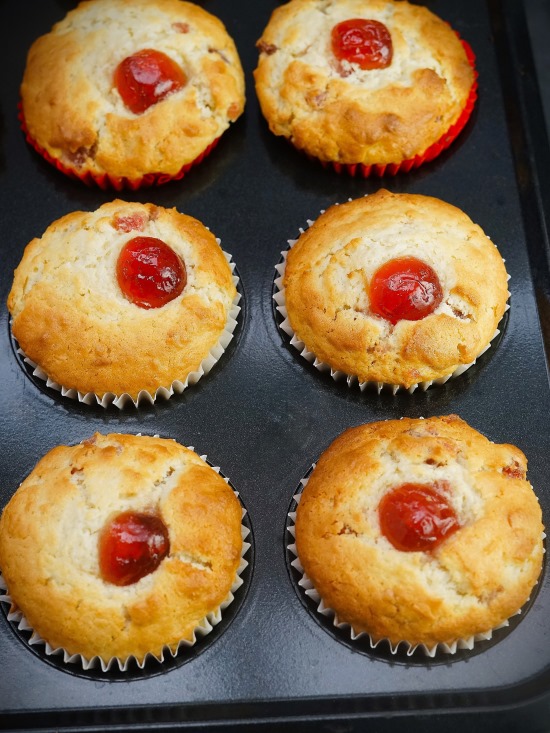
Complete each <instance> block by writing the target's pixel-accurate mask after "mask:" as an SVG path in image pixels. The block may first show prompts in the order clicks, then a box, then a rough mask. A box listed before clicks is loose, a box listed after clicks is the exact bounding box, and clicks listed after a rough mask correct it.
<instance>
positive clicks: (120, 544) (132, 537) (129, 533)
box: [99, 511, 170, 585]
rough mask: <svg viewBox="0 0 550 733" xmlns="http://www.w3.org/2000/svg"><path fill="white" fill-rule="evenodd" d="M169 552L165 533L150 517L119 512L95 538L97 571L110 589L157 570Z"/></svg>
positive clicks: (157, 519) (155, 517) (134, 580)
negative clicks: (97, 546) (97, 547)
mask: <svg viewBox="0 0 550 733" xmlns="http://www.w3.org/2000/svg"><path fill="white" fill-rule="evenodd" d="M169 551H170V542H169V539H168V530H167V528H166V526H165V524H164V522H163V521H162V520H161V519H160V518H159V517H157V516H156V515H154V514H140V513H137V512H131V511H128V512H123V513H121V514H118V515H117V516H116V517H115V518H114V519H112V520H111V521H110V522H109V523H108V524H106V525H105V527H104V528H103V530H102V531H101V534H100V537H99V571H100V574H101V577H102V579H103V580H105V581H106V582H107V583H113V584H114V585H131V584H132V583H137V581H138V580H140V579H141V578H143V577H145V576H146V575H149V573H152V572H153V571H154V570H156V569H157V568H158V566H159V565H160V563H161V562H162V560H163V559H164V558H165V557H166V555H167V554H168V552H169Z"/></svg>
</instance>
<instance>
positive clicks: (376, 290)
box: [369, 257, 443, 325]
mask: <svg viewBox="0 0 550 733" xmlns="http://www.w3.org/2000/svg"><path fill="white" fill-rule="evenodd" d="M369 299H370V309H371V311H372V312H373V313H375V314H376V315H377V316H381V317H382V318H385V319H386V320H387V321H390V323H393V324H394V325H395V324H396V323H397V322H398V321H401V320H405V321H419V320H421V319H422V318H425V317H426V316H429V315H430V313H433V312H434V310H435V309H436V308H437V307H438V305H439V304H440V303H441V301H442V299H443V289H442V287H441V283H440V282H439V278H438V277H437V274H436V273H435V271H434V270H433V269H432V268H431V267H430V266H429V265H427V264H426V263H425V262H422V260H418V259H417V258H416V257H399V258H396V259H393V260H389V261H388V262H385V263H384V264H383V265H382V266H381V267H379V268H378V270H377V271H376V272H375V273H374V275H373V277H372V280H371V283H370V288H369Z"/></svg>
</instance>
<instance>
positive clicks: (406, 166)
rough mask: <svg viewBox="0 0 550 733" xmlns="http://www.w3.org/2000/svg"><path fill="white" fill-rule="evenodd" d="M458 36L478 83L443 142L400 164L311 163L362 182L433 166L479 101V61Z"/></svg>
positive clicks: (460, 130)
mask: <svg viewBox="0 0 550 733" xmlns="http://www.w3.org/2000/svg"><path fill="white" fill-rule="evenodd" d="M455 32H456V31H455ZM456 35H457V36H458V37H459V39H460V42H461V44H462V47H463V48H464V51H465V52H466V57H467V59H468V62H469V63H470V66H471V67H472V69H473V72H474V83H473V84H472V86H471V89H470V93H469V95H468V99H467V100H466V104H465V106H464V109H463V110H462V112H461V114H460V116H459V118H458V119H457V121H456V122H455V123H454V124H453V125H451V127H449V129H448V130H447V132H445V134H444V135H442V136H441V137H440V138H439V140H436V142H434V143H432V144H431V145H430V146H429V147H428V148H427V149H426V150H425V151H424V152H423V153H421V154H418V155H415V156H414V158H409V159H408V160H402V161H401V162H400V163H383V164H380V163H374V164H371V165H364V164H363V163H351V164H346V163H336V162H334V161H326V160H320V159H319V158H315V157H313V156H308V157H309V158H310V159H311V160H317V161H319V162H320V163H321V165H322V166H323V168H332V169H333V170H334V171H336V173H347V174H348V175H350V176H358V177H362V178H369V177H370V176H377V177H378V178H381V177H382V176H395V175H397V174H398V173H408V172H409V171H411V170H412V169H413V168H418V167H419V166H421V165H422V164H423V163H429V162H430V161H432V160H434V159H435V158H437V156H438V155H440V154H441V153H442V152H443V151H444V150H446V149H447V148H448V147H449V146H450V145H451V143H453V142H454V141H455V140H456V138H457V137H458V136H459V135H460V133H461V132H462V130H463V129H464V127H465V126H466V123H467V122H468V120H469V119H470V117H471V115H472V112H473V110H474V107H475V103H476V100H477V90H478V83H477V79H478V76H479V75H478V72H477V70H476V67H475V60H476V57H475V54H474V52H473V50H472V47H471V46H470V44H469V43H467V41H464V40H463V39H462V38H460V36H459V34H458V33H456Z"/></svg>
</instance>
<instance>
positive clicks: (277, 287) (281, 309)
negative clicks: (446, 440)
mask: <svg viewBox="0 0 550 733" xmlns="http://www.w3.org/2000/svg"><path fill="white" fill-rule="evenodd" d="M348 200H349V201H351V200H352V199H348ZM320 213H321V214H324V213H325V210H324V209H322V210H321V212H320ZM313 223H314V221H313V220H312V219H308V220H307V226H308V227H310V226H311V225H312V224H313ZM299 231H300V234H303V233H304V231H305V230H304V229H303V228H302V227H300V230H299ZM297 241H298V239H289V240H288V249H286V250H284V251H283V252H281V256H282V259H281V261H280V262H279V263H278V264H277V265H275V270H276V276H275V280H274V283H273V300H274V301H275V304H276V305H275V310H276V311H277V312H278V313H279V314H280V318H276V320H277V323H278V326H279V328H280V330H281V331H282V332H283V333H284V334H285V336H287V337H289V339H290V345H291V346H293V347H294V349H296V351H297V352H298V353H299V354H300V356H301V357H303V358H304V359H305V360H306V361H307V362H309V363H310V364H312V365H313V366H314V367H315V368H316V369H317V370H318V371H320V372H323V373H330V376H331V377H332V379H333V380H334V381H335V382H344V381H345V382H347V386H348V387H359V389H360V390H361V392H363V391H364V390H365V389H366V388H367V387H369V388H374V389H376V390H377V391H378V394H380V392H381V391H382V390H383V389H384V390H387V391H391V392H392V393H393V394H394V395H395V394H397V392H399V391H404V392H409V393H410V394H412V393H413V392H414V391H415V390H416V389H417V388H418V387H420V389H422V390H423V391H426V390H427V389H428V388H429V387H431V386H432V385H434V384H436V385H441V384H445V383H446V382H448V381H449V379H453V378H455V377H458V376H460V375H461V374H464V372H465V371H466V370H467V369H470V367H472V366H473V365H474V364H475V363H476V362H477V360H478V359H479V357H480V356H481V355H482V354H484V353H485V352H486V351H487V350H488V349H489V348H490V346H491V345H492V344H493V343H494V342H495V339H496V337H497V336H499V334H500V333H501V331H502V330H503V329H504V327H505V325H506V323H507V320H508V319H507V312H508V310H509V309H510V305H509V303H506V307H505V312H504V315H503V317H502V319H501V321H500V323H499V326H500V328H497V329H496V331H495V333H494V334H493V337H492V339H491V341H490V342H489V343H488V344H487V346H486V347H485V348H484V349H483V351H481V352H480V353H479V354H478V355H477V357H476V359H474V360H473V361H472V362H470V363H469V364H461V365H460V366H458V367H457V368H456V369H455V370H454V371H453V372H452V373H451V374H447V375H445V376H443V377H439V378H438V379H429V380H426V381H424V382H417V383H416V384H413V385H411V386H410V387H408V388H407V387H403V386H401V385H399V384H390V383H388V382H378V381H367V382H361V381H359V378H358V377H357V376H356V375H353V374H352V375H350V374H346V373H345V372H342V371H339V370H336V369H332V367H330V366H329V365H328V364H326V363H325V362H323V361H321V360H320V359H318V358H317V357H316V355H315V354H314V353H313V352H312V351H309V349H308V348H307V347H306V345H305V343H304V342H303V341H301V340H300V339H299V338H298V336H297V335H296V334H295V333H294V329H293V328H292V326H291V324H290V320H289V318H288V313H287V309H286V298H285V288H284V285H283V281H284V275H285V270H286V258H287V255H288V252H289V250H290V249H291V248H292V247H293V246H294V245H295V244H296V242H297ZM508 280H510V275H508ZM508 298H510V293H508Z"/></svg>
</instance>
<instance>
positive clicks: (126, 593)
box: [0, 433, 248, 669]
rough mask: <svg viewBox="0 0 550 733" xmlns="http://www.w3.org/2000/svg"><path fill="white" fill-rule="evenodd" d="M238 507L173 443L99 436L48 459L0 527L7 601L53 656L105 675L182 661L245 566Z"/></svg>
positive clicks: (207, 470)
mask: <svg viewBox="0 0 550 733" xmlns="http://www.w3.org/2000/svg"><path fill="white" fill-rule="evenodd" d="M241 516H242V511H241V505H240V503H239V501H238V499H237V497H236V496H235V494H234V492H233V491H232V490H231V488H230V487H229V486H228V485H227V483H226V482H225V481H224V479H223V478H221V477H220V475H219V473H216V471H215V470H214V469H212V468H211V467H210V466H208V465H207V464H206V463H205V462H204V461H203V460H202V459H201V458H199V456H198V455H196V454H195V453H194V452H193V451H192V450H189V449H187V448H184V447H183V446H181V445H179V444H178V443H176V442H175V441H172V440H166V439H162V438H151V437H144V436H135V435H117V434H113V435H100V434H97V433H96V434H95V435H94V436H93V437H92V438H91V439H89V440H85V441H83V442H82V443H80V444H79V445H76V446H58V447H56V448H54V449H52V450H51V451H50V452H49V453H48V454H47V455H45V456H44V457H43V458H42V459H41V460H40V461H39V463H38V464H37V466H36V467H35V468H34V470H33V471H32V472H31V474H30V475H29V476H28V478H27V479H26V480H25V481H24V482H23V483H22V484H21V486H20V487H19V489H18V490H17V491H16V493H15V494H14V496H13V497H12V498H11V500H10V501H9V503H8V505H7V506H6V508H5V509H4V511H3V514H2V517H1V519H0V568H1V570H2V574H3V576H4V580H5V583H6V585H7V588H8V593H9V596H10V598H11V600H12V602H13V604H15V606H16V608H17V609H18V610H19V611H20V612H21V613H22V614H23V615H24V617H25V619H26V620H27V622H28V624H29V625H30V626H31V627H32V628H33V630H34V631H35V632H36V633H38V634H39V636H40V637H41V638H42V640H43V641H44V642H46V643H47V644H48V645H49V646H50V647H51V648H52V649H54V650H56V649H62V650H63V651H64V652H65V653H66V656H67V657H70V656H73V655H80V656H82V657H83V661H84V662H90V661H91V660H92V659H93V658H95V657H99V659H100V661H101V663H102V666H103V667H104V669H105V668H107V667H108V666H109V665H110V664H112V663H113V660H118V662H119V663H120V666H121V668H123V667H124V665H125V663H127V661H128V660H129V659H130V658H135V660H136V661H137V662H138V663H139V664H140V666H143V663H144V662H145V660H146V659H147V658H148V655H152V656H154V657H157V659H161V658H162V656H163V653H164V652H165V651H170V652H171V653H172V654H173V655H174V654H175V653H176V650H177V648H178V646H179V645H180V643H182V642H183V643H186V644H189V643H193V642H194V641H195V632H196V631H198V632H199V633H207V632H208V631H209V630H211V628H212V626H211V624H212V623H217V622H218V621H219V619H220V607H225V606H226V605H228V603H229V602H231V600H233V596H232V591H234V590H235V589H236V588H237V587H238V586H239V585H240V584H241V582H242V581H241V579H240V578H239V576H238V573H239V572H241V570H242V569H243V568H244V566H245V565H246V562H245V561H244V560H243V561H242V562H241V554H242V553H243V552H244V551H245V550H246V549H247V547H248V545H246V543H243V540H242V532H241Z"/></svg>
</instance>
